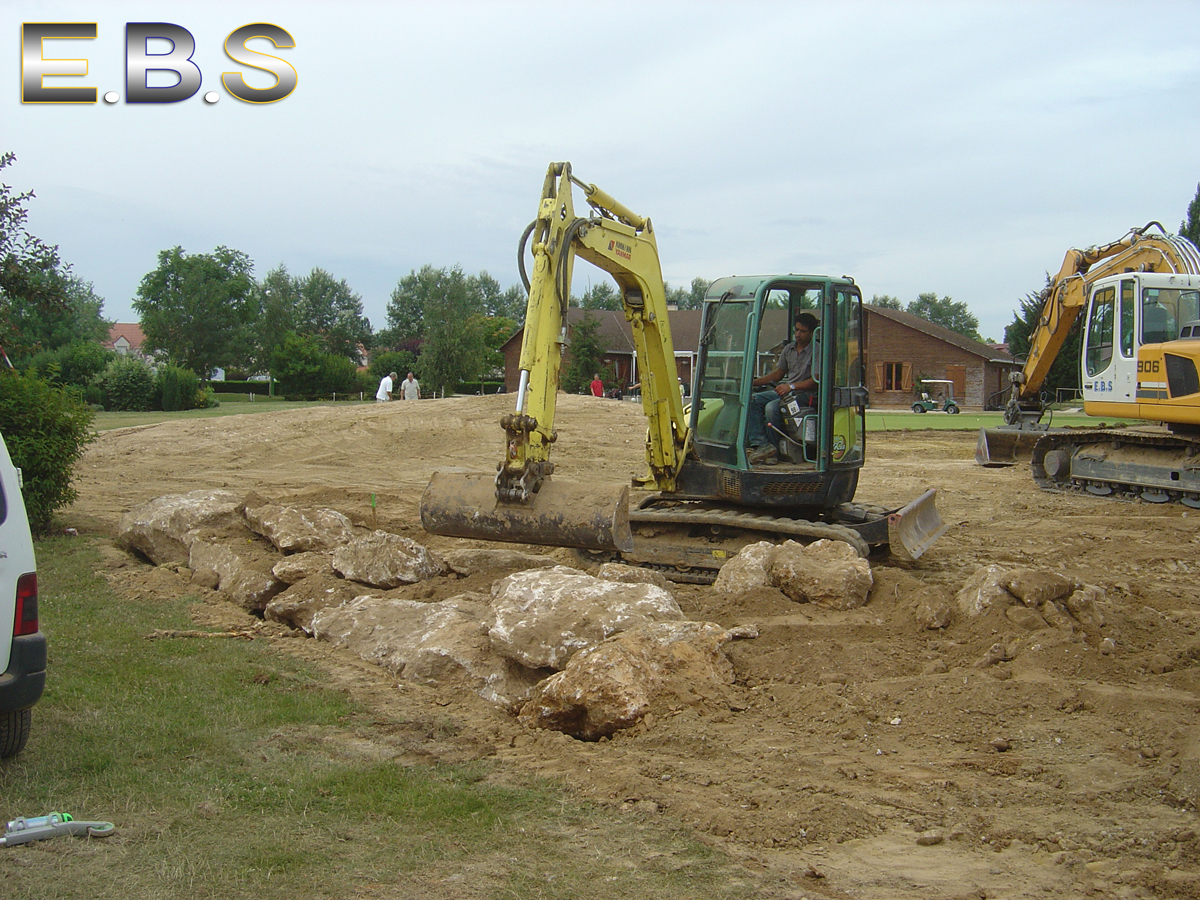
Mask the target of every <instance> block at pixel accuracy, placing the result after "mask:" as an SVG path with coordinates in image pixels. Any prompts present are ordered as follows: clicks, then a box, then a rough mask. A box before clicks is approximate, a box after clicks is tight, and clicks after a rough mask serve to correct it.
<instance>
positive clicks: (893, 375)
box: [883, 363, 904, 391]
mask: <svg viewBox="0 0 1200 900" xmlns="http://www.w3.org/2000/svg"><path fill="white" fill-rule="evenodd" d="M903 385H904V364H903V363H884V364H883V389H884V390H885V391H899V390H903Z"/></svg>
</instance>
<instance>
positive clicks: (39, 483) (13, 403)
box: [0, 372, 95, 535]
mask: <svg viewBox="0 0 1200 900" xmlns="http://www.w3.org/2000/svg"><path fill="white" fill-rule="evenodd" d="M93 418H94V414H93V413H92V410H91V408H90V407H89V406H88V405H87V404H86V403H84V402H83V401H81V400H80V399H79V397H78V392H77V391H72V390H68V389H66V388H63V387H55V386H53V385H51V384H49V383H47V382H46V381H44V380H43V379H41V378H39V377H37V376H36V375H18V374H16V373H15V372H0V433H3V435H4V442H5V443H6V444H7V445H8V452H9V455H10V456H12V459H13V463H14V464H16V465H17V466H19V467H20V469H21V474H22V477H23V479H24V482H25V487H24V489H23V490H22V492H21V494H22V496H23V497H24V499H25V509H26V511H27V512H28V513H29V526H30V528H32V529H33V532H34V534H38V535H41V534H45V533H46V532H47V531H48V530H49V528H50V520H51V518H52V516H53V515H54V512H55V511H56V510H58V509H60V508H62V507H64V506H66V505H68V504H70V503H71V502H73V501H74V500H75V496H76V491H75V488H74V487H72V484H71V483H72V480H73V479H74V475H75V464H76V463H77V462H78V461H79V459H80V457H81V456H83V450H84V447H86V446H87V444H88V443H90V442H91V441H92V440H94V439H95V433H94V432H93V431H92V420H93Z"/></svg>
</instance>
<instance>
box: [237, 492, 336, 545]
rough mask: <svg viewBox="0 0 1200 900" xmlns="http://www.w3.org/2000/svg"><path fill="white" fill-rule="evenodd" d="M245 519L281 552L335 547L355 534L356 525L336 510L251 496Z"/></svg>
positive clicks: (245, 511)
mask: <svg viewBox="0 0 1200 900" xmlns="http://www.w3.org/2000/svg"><path fill="white" fill-rule="evenodd" d="M243 512H244V515H245V516H246V522H247V523H248V524H249V525H250V527H251V528H252V529H253V530H254V531H255V532H257V533H258V534H261V535H262V536H263V537H265V538H266V539H267V540H268V541H270V542H271V543H272V544H274V545H275V547H276V548H277V549H278V550H279V551H280V552H282V553H302V552H304V551H306V550H333V549H334V548H335V547H339V546H341V545H342V544H344V543H346V542H347V541H349V540H350V539H351V538H352V537H354V525H353V524H351V522H350V520H349V519H347V518H346V517H345V516H344V515H342V514H341V513H340V512H338V511H337V510H333V509H299V508H297V507H294V506H281V505H279V504H277V503H266V502H259V501H258V498H254V497H252V498H249V499H247V500H246V505H245V506H244V508H243Z"/></svg>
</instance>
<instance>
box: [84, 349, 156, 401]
mask: <svg viewBox="0 0 1200 900" xmlns="http://www.w3.org/2000/svg"><path fill="white" fill-rule="evenodd" d="M95 383H96V384H97V385H98V386H99V388H100V391H101V393H102V394H103V396H104V408H105V409H107V410H110V411H111V410H122V411H133V412H142V411H145V410H148V409H154V407H155V406H156V403H155V400H156V394H157V387H158V386H157V385H156V384H155V381H154V375H153V373H151V371H150V367H149V366H147V365H146V364H145V363H143V362H141V361H140V360H137V359H134V358H133V357H132V356H117V357H116V358H114V359H113V360H111V361H110V362H109V364H108V365H107V366H105V367H104V371H103V372H101V373H100V374H99V375H97V376H96V381H95Z"/></svg>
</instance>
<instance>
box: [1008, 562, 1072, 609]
mask: <svg viewBox="0 0 1200 900" xmlns="http://www.w3.org/2000/svg"><path fill="white" fill-rule="evenodd" d="M1000 583H1001V584H1002V585H1003V587H1004V588H1005V589H1006V590H1007V591H1008V592H1009V593H1010V594H1012V595H1013V596H1014V597H1016V598H1017V599H1018V600H1020V601H1021V602H1022V603H1024V604H1025V605H1026V606H1028V607H1030V608H1031V609H1039V608H1040V607H1043V606H1045V605H1046V604H1047V603H1056V602H1058V601H1061V600H1066V599H1067V597H1069V596H1071V594H1072V593H1074V592H1075V591H1077V590H1078V589H1079V588H1080V587H1082V585H1081V584H1080V583H1079V582H1078V581H1076V580H1075V579H1074V578H1069V577H1067V576H1066V575H1063V574H1062V573H1060V572H1047V571H1045V570H1043V569H1010V570H1009V571H1008V572H1006V573H1005V576H1004V579H1003V580H1002V581H1001V582H1000Z"/></svg>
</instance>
